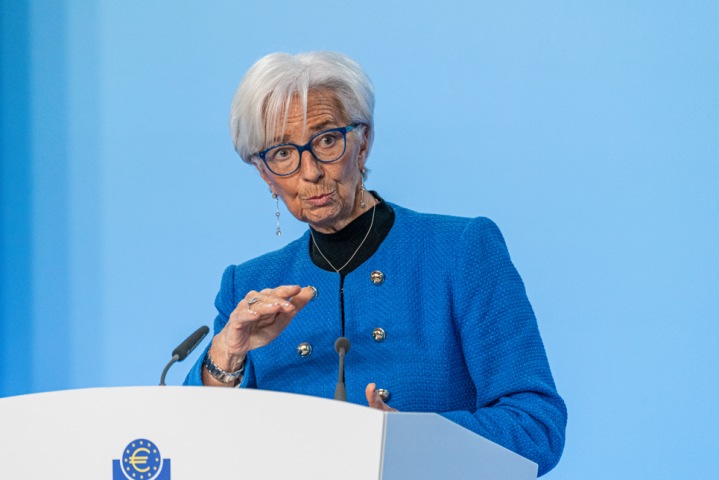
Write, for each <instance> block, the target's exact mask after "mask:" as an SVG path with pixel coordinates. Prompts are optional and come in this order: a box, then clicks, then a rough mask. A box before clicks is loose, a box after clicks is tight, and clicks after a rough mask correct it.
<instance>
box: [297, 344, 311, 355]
mask: <svg viewBox="0 0 719 480" xmlns="http://www.w3.org/2000/svg"><path fill="white" fill-rule="evenodd" d="M297 353H299V354H300V357H302V358H305V357H309V356H310V355H311V354H312V345H310V344H309V343H307V342H302V343H300V346H299V347H297Z"/></svg>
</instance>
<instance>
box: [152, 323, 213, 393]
mask: <svg viewBox="0 0 719 480" xmlns="http://www.w3.org/2000/svg"><path fill="white" fill-rule="evenodd" d="M208 333H210V329H209V328H208V327H207V326H202V327H200V328H198V329H197V330H196V331H195V333H193V334H192V335H190V336H189V337H187V340H185V341H184V342H182V343H181V344H180V346H179V347H177V348H176V349H174V350H173V351H172V360H170V363H168V364H167V366H166V367H165V370H163V371H162V378H160V385H161V386H164V385H165V375H167V371H168V370H169V369H170V367H171V366H172V364H173V363H175V362H181V361H183V360H184V359H185V358H187V356H188V355H189V354H191V353H192V351H193V350H194V349H195V347H197V346H198V345H199V344H200V342H201V341H202V339H203V338H205V336H206V335H207V334H208Z"/></svg>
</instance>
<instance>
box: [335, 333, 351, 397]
mask: <svg viewBox="0 0 719 480" xmlns="http://www.w3.org/2000/svg"><path fill="white" fill-rule="evenodd" d="M335 351H337V353H339V355H340V374H339V379H338V380H337V388H335V400H339V401H340V402H346V401H347V390H346V389H345V354H346V353H347V352H349V351H350V341H349V340H347V339H346V338H345V337H340V338H338V339H337V341H336V342H335Z"/></svg>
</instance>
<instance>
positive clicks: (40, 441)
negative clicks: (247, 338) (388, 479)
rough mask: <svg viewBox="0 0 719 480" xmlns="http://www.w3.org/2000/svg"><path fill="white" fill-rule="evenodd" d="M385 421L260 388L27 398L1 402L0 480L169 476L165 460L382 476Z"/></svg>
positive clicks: (289, 474) (288, 472)
mask: <svg viewBox="0 0 719 480" xmlns="http://www.w3.org/2000/svg"><path fill="white" fill-rule="evenodd" d="M383 428H384V415H383V413H382V412H379V411H376V410H371V409H369V408H365V407H361V406H358V405H352V404H347V403H340V402H336V401H333V400H324V399H318V398H314V397H307V396H303V395H291V394H280V393H275V392H266V391H261V390H239V389H217V388H201V387H195V388H193V387H131V388H97V389H87V390H70V391H62V392H51V393H40V394H34V395H22V396H18V397H10V398H5V399H1V400H0V465H2V467H0V468H1V469H2V473H1V474H0V477H2V478H8V479H32V480H40V479H51V478H57V479H65V478H67V479H93V480H94V479H110V478H113V480H119V479H116V478H114V475H113V473H112V472H113V461H114V460H116V461H119V463H121V464H122V467H121V468H122V469H123V470H122V471H123V473H124V476H125V477H126V478H127V479H129V480H163V478H164V479H165V480H166V478H169V476H167V477H163V476H160V475H161V474H162V470H166V469H165V467H166V466H167V465H168V464H169V465H171V478H172V480H182V479H205V478H212V479H225V478H227V479H229V478H237V479H273V480H276V479H280V478H293V479H318V478H328V479H329V478H338V476H337V474H338V472H341V471H347V472H351V474H350V475H348V476H345V478H356V479H377V478H379V475H380V462H381V451H382V435H381V434H378V432H381V431H382V430H383ZM140 441H143V444H142V445H141V444H140V443H139V442H140ZM133 442H134V447H133V446H132V444H133ZM148 442H149V443H150V444H151V446H150V448H149V449H147V448H145V447H146V446H147V443H148ZM142 448H145V449H146V450H149V452H145V451H144V450H141V449H142ZM153 450H155V451H156V452H154V453H153ZM128 451H129V452H128ZM158 453H159V455H156V454H158ZM133 454H134V460H133ZM145 457H146V458H145ZM155 459H157V460H155ZM168 459H169V460H170V462H167V461H166V460H168ZM161 463H162V464H163V468H162V469H161V470H159V472H158V470H153V467H155V466H159V465H160V464H161ZM146 469H147V470H146ZM165 473H167V471H165ZM122 480H124V479H122Z"/></svg>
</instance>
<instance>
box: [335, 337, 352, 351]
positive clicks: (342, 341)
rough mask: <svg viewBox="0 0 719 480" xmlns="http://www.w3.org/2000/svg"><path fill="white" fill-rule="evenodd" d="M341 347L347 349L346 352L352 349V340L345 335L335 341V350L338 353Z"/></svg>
mask: <svg viewBox="0 0 719 480" xmlns="http://www.w3.org/2000/svg"><path fill="white" fill-rule="evenodd" d="M341 348H344V349H345V353H347V352H349V351H350V341H349V340H347V339H346V338H345V337H340V338H338V339H337V341H336V342H335V351H336V352H337V353H340V349H341Z"/></svg>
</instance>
